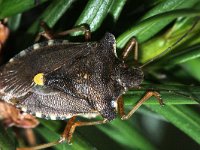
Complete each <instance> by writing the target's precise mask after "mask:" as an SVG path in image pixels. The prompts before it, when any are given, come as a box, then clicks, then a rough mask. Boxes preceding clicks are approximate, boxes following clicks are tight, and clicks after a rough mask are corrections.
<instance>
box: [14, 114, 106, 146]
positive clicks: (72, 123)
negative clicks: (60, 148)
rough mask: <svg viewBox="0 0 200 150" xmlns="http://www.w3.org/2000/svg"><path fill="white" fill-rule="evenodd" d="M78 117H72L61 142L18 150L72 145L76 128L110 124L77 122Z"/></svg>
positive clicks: (103, 121) (104, 120)
mask: <svg viewBox="0 0 200 150" xmlns="http://www.w3.org/2000/svg"><path fill="white" fill-rule="evenodd" d="M75 119H76V117H72V118H71V119H69V121H68V123H67V125H66V127H65V130H64V132H63V134H62V135H61V138H60V140H57V141H54V142H51V143H46V144H41V145H38V146H34V147H29V148H28V147H27V148H17V150H39V149H44V148H48V147H52V146H55V145H57V144H60V143H62V142H64V141H65V140H67V142H68V143H70V141H71V138H72V135H73V133H74V131H75V129H76V127H79V126H91V125H97V124H104V123H106V122H108V120H107V119H103V120H99V121H91V122H80V121H77V122H76V121H75Z"/></svg>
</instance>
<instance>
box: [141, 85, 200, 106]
mask: <svg viewBox="0 0 200 150" xmlns="http://www.w3.org/2000/svg"><path fill="white" fill-rule="evenodd" d="M143 85H145V84H143ZM151 86H152V85H151ZM154 86H155V85H154ZM191 87H192V86H191ZM187 88H188V87H187ZM139 90H145V91H158V92H159V93H160V92H168V93H171V94H174V95H178V96H182V97H185V98H188V99H191V100H194V101H196V102H198V103H199V99H198V98H197V97H196V96H195V95H194V94H191V95H189V94H185V93H182V92H185V91H184V90H183V91H181V89H180V90H179V89H172V90H169V89H165V88H160V87H159V88H154V87H149V88H144V87H140V89H139Z"/></svg>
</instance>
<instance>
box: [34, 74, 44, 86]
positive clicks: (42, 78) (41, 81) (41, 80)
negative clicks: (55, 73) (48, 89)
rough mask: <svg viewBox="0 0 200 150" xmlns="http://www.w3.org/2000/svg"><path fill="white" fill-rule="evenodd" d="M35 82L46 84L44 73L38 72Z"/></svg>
mask: <svg viewBox="0 0 200 150" xmlns="http://www.w3.org/2000/svg"><path fill="white" fill-rule="evenodd" d="M33 82H34V83H35V84H36V85H44V73H38V74H36V75H35V76H34V78H33Z"/></svg>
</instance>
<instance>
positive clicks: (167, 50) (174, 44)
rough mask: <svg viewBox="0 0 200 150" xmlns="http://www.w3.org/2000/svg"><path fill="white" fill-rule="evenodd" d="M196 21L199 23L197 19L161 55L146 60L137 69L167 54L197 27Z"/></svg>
mask: <svg viewBox="0 0 200 150" xmlns="http://www.w3.org/2000/svg"><path fill="white" fill-rule="evenodd" d="M198 21H199V19H197V20H196V21H195V22H194V24H193V25H192V27H191V28H190V29H189V30H188V31H187V32H186V33H185V34H184V35H183V36H182V37H180V38H179V39H178V40H177V41H176V42H175V43H173V44H172V45H171V46H170V47H168V48H167V49H166V50H164V51H163V52H162V53H161V54H159V55H157V56H156V57H154V58H152V59H150V60H148V61H147V62H146V63H144V64H143V65H141V66H139V68H143V67H145V66H146V65H148V64H150V63H151V62H153V61H155V60H157V59H158V58H161V57H162V56H164V55H165V54H167V53H168V52H169V51H170V50H171V49H172V48H173V47H174V46H176V45H177V44H178V43H179V42H181V41H182V40H183V39H184V38H185V37H186V36H187V35H188V34H189V33H190V32H191V31H192V30H193V29H194V27H195V26H196V25H197V23H198Z"/></svg>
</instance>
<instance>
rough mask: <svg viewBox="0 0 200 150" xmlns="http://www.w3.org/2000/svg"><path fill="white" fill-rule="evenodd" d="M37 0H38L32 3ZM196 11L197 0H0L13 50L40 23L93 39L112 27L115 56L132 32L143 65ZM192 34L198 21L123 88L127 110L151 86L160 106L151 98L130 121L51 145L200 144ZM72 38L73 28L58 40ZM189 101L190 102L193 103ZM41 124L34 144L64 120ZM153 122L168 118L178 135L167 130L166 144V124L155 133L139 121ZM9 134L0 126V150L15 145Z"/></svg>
mask: <svg viewBox="0 0 200 150" xmlns="http://www.w3.org/2000/svg"><path fill="white" fill-rule="evenodd" d="M36 2H39V3H38V4H37V5H36ZM144 2H145V6H144V5H143V3H144ZM33 14H34V15H33ZM141 14H142V15H141ZM32 15H33V17H34V18H32ZM27 16H28V17H27ZM198 16H200V3H199V0H189V1H188V0H163V1H160V0H150V1H148V2H147V1H142V2H139V1H136V2H132V1H131V0H89V1H88V2H87V3H86V2H84V1H74V0H68V1H66V0H52V1H47V0H40V1H34V0H0V19H3V18H7V17H8V25H9V28H10V29H11V31H12V32H11V35H13V37H14V38H12V39H11V40H9V42H10V43H9V42H7V43H6V44H7V45H9V44H12V45H13V46H12V49H14V50H15V51H14V53H16V52H17V50H21V49H23V48H25V47H27V46H29V45H30V43H33V42H34V41H33V39H34V37H35V36H36V34H37V33H38V32H39V31H40V30H41V29H40V26H39V22H40V21H41V20H43V21H45V22H46V23H47V24H48V25H49V26H50V27H54V28H55V30H56V31H57V30H60V31H63V30H66V27H69V26H71V27H72V26H73V25H80V24H83V23H85V24H88V25H89V26H90V28H91V31H92V32H93V33H94V39H93V40H95V39H99V38H101V35H103V33H105V32H107V31H110V32H111V31H112V33H113V34H114V35H116V37H117V47H118V48H119V53H120V51H121V49H122V48H123V47H124V45H125V44H126V43H127V41H128V40H129V39H130V38H131V37H136V38H137V39H138V41H139V44H140V45H139V49H140V52H139V54H140V62H141V63H145V62H146V61H148V60H150V59H152V58H154V57H156V56H158V55H159V54H161V53H162V52H163V51H166V50H167V48H168V47H170V46H172V45H173V44H174V43H175V42H176V41H177V40H179V39H180V38H181V37H182V36H183V35H184V34H185V33H186V32H187V31H189V30H190V29H191V26H192V25H193V24H194V22H195V20H196V19H197V17H198ZM199 34H200V22H199V23H198V24H197V25H196V26H195V28H194V29H193V30H192V31H191V32H189V33H188V36H186V37H185V38H184V39H183V40H181V41H180V42H179V43H178V44H177V45H176V46H173V47H171V51H170V52H169V53H168V54H166V55H165V56H163V57H162V58H160V59H158V60H157V61H156V63H152V64H151V65H150V64H149V65H148V66H146V68H145V70H144V71H146V70H148V72H145V75H146V76H145V77H146V80H145V85H143V86H142V87H143V88H142V89H139V90H130V91H128V92H127V93H126V95H125V96H124V99H125V104H126V106H127V109H126V110H127V111H128V110H130V108H131V106H132V105H134V104H135V103H136V102H137V101H138V100H139V99H140V98H141V97H142V95H143V94H144V93H145V89H149V88H154V89H155V90H157V91H160V93H161V95H162V97H163V100H164V103H165V104H166V106H165V107H160V106H159V105H158V102H157V101H156V100H155V98H151V99H150V100H149V101H148V102H146V103H145V106H146V107H142V108H140V109H139V110H140V111H139V113H136V114H134V115H133V117H132V118H131V119H130V120H128V121H121V120H119V119H117V120H115V121H113V122H111V123H109V124H107V125H99V126H96V127H82V128H78V129H77V130H76V132H75V134H74V136H73V144H72V145H68V144H66V143H63V144H61V145H58V146H56V147H54V148H55V149H59V150H61V149H72V150H75V149H79V150H80V149H81V150H85V149H94V148H97V149H111V148H115V149H145V150H146V149H148V150H151V149H152V150H153V149H158V148H165V149H166V147H168V148H169V149H174V148H175V147H176V146H177V147H178V146H180V147H179V148H180V149H182V148H184V147H181V144H180V145H175V144H174V145H173V142H172V141H175V142H176V140H177V139H176V136H177V137H178V138H180V137H182V136H183V137H184V138H186V139H188V141H187V142H185V143H184V144H183V146H187V145H188V147H189V146H191V147H192V148H190V149H195V148H197V147H198V144H200V136H199V135H200V114H199V112H198V111H196V109H195V108H199V105H198V103H199V102H200V87H198V86H189V85H194V84H195V85H198V84H199V81H200V72H199V70H198V69H199V65H200V59H199V56H200V51H199V46H200V38H199ZM72 36H81V35H80V33H77V34H74V35H71V37H70V36H69V37H64V38H72ZM22 41H25V42H22ZM8 47H9V46H8ZM10 47H11V46H10ZM8 52H10V51H8ZM12 53H13V52H12ZM8 55H10V54H8ZM130 60H131V58H130ZM152 83H156V84H152ZM169 91H170V92H169ZM186 104H187V106H186ZM189 104H193V105H192V106H193V107H191V105H189ZM134 116H135V117H134ZM145 117H148V118H150V119H146V120H145V121H143V122H142V121H141V119H140V118H145ZM40 122H41V124H40V126H39V127H37V128H36V129H34V133H36V137H37V139H38V143H43V142H50V141H54V140H57V139H58V138H59V134H60V133H61V132H62V130H63V129H64V125H65V124H66V122H63V121H47V120H43V119H40ZM156 122H159V123H160V122H161V123H164V124H165V125H166V124H168V123H166V122H170V123H171V124H172V125H174V126H176V128H177V129H178V130H180V131H181V132H182V133H181V135H176V134H173V133H171V134H170V136H171V141H170V140H169V142H167V141H166V140H165V134H167V133H166V132H167V129H166V127H163V126H161V125H157V126H156V127H158V129H156V133H155V136H154V133H152V132H150V131H149V130H148V128H144V126H145V125H144V123H145V124H147V125H149V126H151V124H155V123H156ZM142 123H143V125H141V124H142ZM140 125H141V126H140ZM153 128H154V129H155V127H153ZM159 128H160V129H159ZM170 129H171V128H170ZM170 129H169V130H170ZM173 129H174V128H173ZM91 131H93V132H91ZM12 133H13V132H12V131H9V134H8V133H7V132H6V131H5V130H4V129H3V128H2V126H0V149H14V148H13V147H15V145H17V142H16V144H14V142H13V138H11V136H9V135H10V134H12ZM183 133H185V134H186V135H184V134H183ZM94 134H95V135H94ZM156 135H159V137H160V138H158V136H156ZM41 141H43V142H41ZM170 142H171V143H170ZM179 143H181V142H180V141H179Z"/></svg>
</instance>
